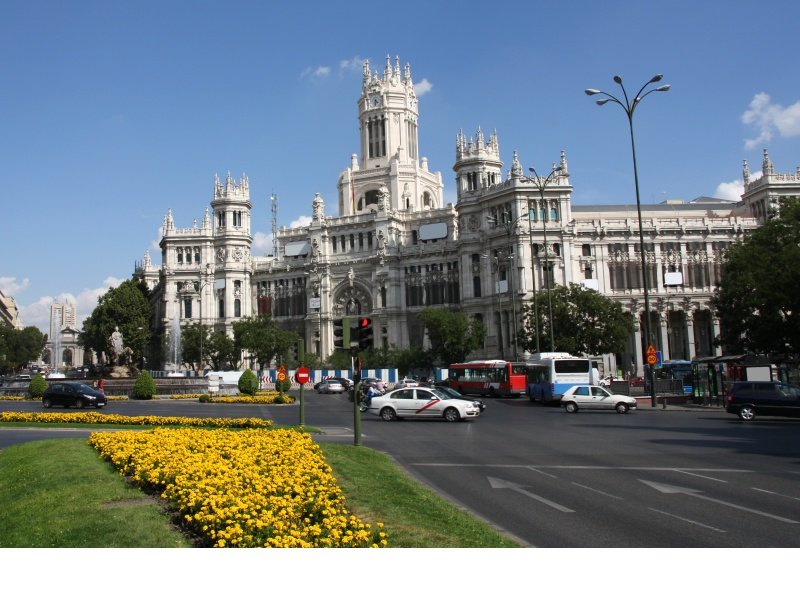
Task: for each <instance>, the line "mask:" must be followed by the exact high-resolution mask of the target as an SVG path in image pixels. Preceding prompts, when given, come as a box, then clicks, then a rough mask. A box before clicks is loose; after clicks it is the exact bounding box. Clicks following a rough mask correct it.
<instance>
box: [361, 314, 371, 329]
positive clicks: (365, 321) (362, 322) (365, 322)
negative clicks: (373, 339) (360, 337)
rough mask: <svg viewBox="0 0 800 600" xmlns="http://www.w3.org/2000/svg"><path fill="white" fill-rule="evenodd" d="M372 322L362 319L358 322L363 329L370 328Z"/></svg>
mask: <svg viewBox="0 0 800 600" xmlns="http://www.w3.org/2000/svg"><path fill="white" fill-rule="evenodd" d="M371 322H372V321H371V320H370V319H367V318H366V317H362V318H360V319H359V320H358V326H359V327H360V328H362V329H363V328H364V327H369V326H370V323H371Z"/></svg>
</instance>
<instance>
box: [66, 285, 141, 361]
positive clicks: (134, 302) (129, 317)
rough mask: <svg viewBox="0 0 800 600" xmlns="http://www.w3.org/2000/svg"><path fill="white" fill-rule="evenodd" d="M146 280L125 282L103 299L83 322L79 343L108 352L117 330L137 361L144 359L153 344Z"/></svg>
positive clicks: (90, 348)
mask: <svg viewBox="0 0 800 600" xmlns="http://www.w3.org/2000/svg"><path fill="white" fill-rule="evenodd" d="M148 297H149V292H148V290H147V286H146V285H145V284H144V282H142V281H134V280H132V279H129V280H126V281H123V282H122V283H120V284H119V285H118V286H117V287H115V288H111V289H109V290H108V291H107V292H106V293H105V294H103V295H102V296H100V298H99V299H98V301H97V306H96V307H95V309H94V310H93V311H92V314H91V315H89V317H88V318H87V319H86V320H85V321H84V322H83V331H82V332H81V334H80V336H79V338H78V340H79V342H80V344H81V345H82V346H83V348H84V349H86V350H93V351H95V352H97V353H98V354H99V353H100V352H106V353H107V352H108V345H109V344H108V339H109V336H110V335H111V333H112V332H113V331H114V328H115V327H119V330H120V333H122V338H123V343H124V344H125V346H127V347H128V348H130V349H131V350H133V356H134V361H138V360H141V357H142V352H143V350H144V347H145V346H146V345H147V344H148V343H149V342H150V302H149V300H148Z"/></svg>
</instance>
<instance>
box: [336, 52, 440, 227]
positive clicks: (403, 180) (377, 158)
mask: <svg viewBox="0 0 800 600" xmlns="http://www.w3.org/2000/svg"><path fill="white" fill-rule="evenodd" d="M358 121H359V141H360V150H361V155H360V158H359V156H357V155H355V154H354V155H353V156H352V159H351V161H350V168H349V169H347V170H346V171H345V172H343V173H342V174H341V176H340V178H339V214H340V215H341V216H347V215H357V214H368V213H370V212H373V211H376V210H380V209H381V208H384V209H386V210H389V211H409V212H413V211H417V210H429V209H434V208H441V207H442V197H443V195H444V186H443V185H442V183H441V174H440V173H435V174H434V173H430V172H429V171H428V160H427V159H426V158H421V157H420V155H419V133H418V122H419V106H418V103H417V94H416V92H415V91H414V82H413V81H412V80H411V67H410V66H409V65H406V66H405V69H403V70H402V71H401V69H400V59H399V58H395V63H394V66H393V65H392V62H391V59H390V58H389V57H388V56H387V57H386V66H385V68H384V70H383V74H380V73H378V72H377V71H375V72H374V73H373V72H371V71H370V65H369V61H365V62H364V69H363V81H362V85H361V97H360V98H359V100H358ZM382 188H383V189H382ZM387 192H388V193H387Z"/></svg>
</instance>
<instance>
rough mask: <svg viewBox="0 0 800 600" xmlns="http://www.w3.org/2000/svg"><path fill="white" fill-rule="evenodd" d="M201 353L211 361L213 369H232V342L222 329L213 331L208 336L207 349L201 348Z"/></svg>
mask: <svg viewBox="0 0 800 600" xmlns="http://www.w3.org/2000/svg"><path fill="white" fill-rule="evenodd" d="M203 354H205V355H206V359H207V360H209V361H210V362H211V366H212V367H213V369H214V370H215V371H222V370H226V369H233V368H234V367H235V363H236V362H237V360H236V348H235V346H234V342H233V340H232V339H231V338H229V337H228V336H227V335H226V334H225V332H224V331H213V332H211V335H210V336H209V338H208V350H207V351H206V349H205V347H204V348H203Z"/></svg>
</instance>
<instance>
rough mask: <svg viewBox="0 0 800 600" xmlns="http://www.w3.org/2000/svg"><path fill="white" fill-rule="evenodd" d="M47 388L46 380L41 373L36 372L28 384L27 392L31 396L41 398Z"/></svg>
mask: <svg viewBox="0 0 800 600" xmlns="http://www.w3.org/2000/svg"><path fill="white" fill-rule="evenodd" d="M46 390H47V381H45V378H44V377H42V374H41V373H37V374H36V375H34V376H33V379H31V382H30V383H29V384H28V394H30V396H31V398H41V397H42V396H43V395H44V393H45V391H46Z"/></svg>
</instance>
